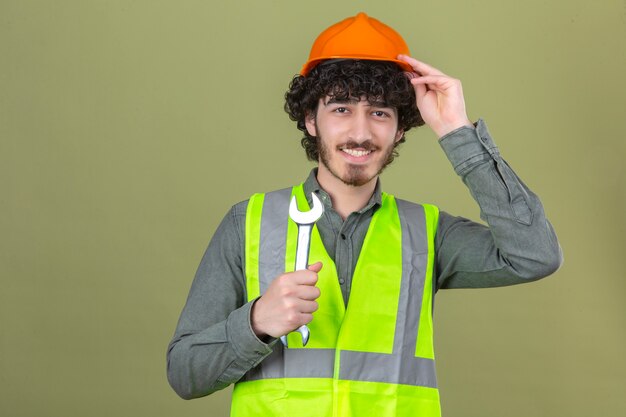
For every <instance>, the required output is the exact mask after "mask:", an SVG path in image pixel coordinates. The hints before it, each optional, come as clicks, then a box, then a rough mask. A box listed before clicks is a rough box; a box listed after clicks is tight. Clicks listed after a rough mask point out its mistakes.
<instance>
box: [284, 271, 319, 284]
mask: <svg viewBox="0 0 626 417" xmlns="http://www.w3.org/2000/svg"><path fill="white" fill-rule="evenodd" d="M285 276H287V277H288V282H289V284H293V285H315V284H316V283H317V272H313V271H309V270H308V269H303V270H302V271H294V272H289V273H287V274H285Z"/></svg>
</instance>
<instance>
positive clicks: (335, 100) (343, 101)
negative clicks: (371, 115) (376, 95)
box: [324, 97, 391, 108]
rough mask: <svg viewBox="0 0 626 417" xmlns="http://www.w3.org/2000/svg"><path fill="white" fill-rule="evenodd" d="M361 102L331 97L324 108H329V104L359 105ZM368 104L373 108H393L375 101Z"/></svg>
mask: <svg viewBox="0 0 626 417" xmlns="http://www.w3.org/2000/svg"><path fill="white" fill-rule="evenodd" d="M359 101H360V100H356V99H353V98H349V99H338V98H335V97H331V98H330V99H329V100H328V101H327V102H325V103H324V106H328V105H329V104H357V103H358V102H359ZM367 104H368V105H369V106H371V107H389V108H390V107H391V106H389V105H388V104H387V103H385V102H384V101H373V102H369V101H368V102H367Z"/></svg>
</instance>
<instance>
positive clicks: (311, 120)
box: [304, 112, 317, 137]
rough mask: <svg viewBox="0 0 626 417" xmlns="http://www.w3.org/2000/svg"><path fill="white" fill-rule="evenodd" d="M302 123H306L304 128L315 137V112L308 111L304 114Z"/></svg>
mask: <svg viewBox="0 0 626 417" xmlns="http://www.w3.org/2000/svg"><path fill="white" fill-rule="evenodd" d="M304 124H305V125H306V130H307V132H309V135H311V136H313V137H317V125H316V123H315V114H314V113H308V112H307V114H306V116H304Z"/></svg>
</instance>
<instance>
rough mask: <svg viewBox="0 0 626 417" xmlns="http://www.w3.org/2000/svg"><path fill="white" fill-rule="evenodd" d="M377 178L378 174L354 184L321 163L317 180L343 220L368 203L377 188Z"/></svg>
mask: <svg viewBox="0 0 626 417" xmlns="http://www.w3.org/2000/svg"><path fill="white" fill-rule="evenodd" d="M377 179H378V176H375V177H374V178H372V179H371V180H370V181H369V182H367V183H365V184H363V185H359V186H353V185H348V184H346V183H344V182H343V181H341V180H340V179H338V178H337V177H335V176H334V175H333V174H331V173H330V171H328V170H327V169H325V167H324V166H323V165H322V164H320V165H319V168H318V170H317V182H318V183H319V184H320V186H321V187H322V188H323V189H324V191H326V192H327V193H328V195H329V196H330V198H331V201H332V203H333V208H334V209H335V211H336V212H337V213H339V215H340V216H341V218H342V219H343V220H345V219H346V218H347V217H348V216H349V215H350V213H352V212H355V211H359V210H361V209H362V208H363V207H365V206H366V205H367V203H368V202H369V200H370V198H371V197H372V194H374V190H375V189H376V181H377Z"/></svg>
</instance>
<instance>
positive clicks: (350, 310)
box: [231, 184, 441, 417]
mask: <svg viewBox="0 0 626 417" xmlns="http://www.w3.org/2000/svg"><path fill="white" fill-rule="evenodd" d="M292 195H295V196H296V198H297V201H298V207H299V209H300V210H302V211H305V210H309V206H308V203H307V200H306V197H305V195H304V191H303V186H302V184H300V185H299V186H296V187H293V188H290V189H284V190H279V191H274V192H271V193H267V194H255V195H254V196H252V197H251V198H250V201H249V203H248V210H247V214H246V243H245V248H246V250H245V256H246V258H245V262H246V280H247V282H246V296H247V299H248V300H249V301H250V300H253V299H255V298H256V297H258V296H259V295H261V294H263V292H264V291H265V290H266V289H267V287H268V286H269V284H270V283H271V281H272V280H273V279H274V278H276V277H277V276H278V275H280V274H282V273H284V272H285V271H287V272H288V271H293V270H294V263H295V252H296V241H297V233H298V232H297V225H296V224H295V223H294V222H293V221H292V220H290V219H289V214H288V213H289V201H290V199H291V196H292ZM438 217H439V211H438V209H437V208H436V207H435V206H431V205H426V204H424V205H418V204H414V203H410V202H407V201H404V200H399V199H395V198H394V197H393V196H391V195H388V194H385V193H383V195H382V205H381V207H379V208H378V210H377V211H376V212H375V213H374V216H373V217H372V220H371V223H370V226H369V229H368V231H367V234H366V236H365V240H364V242H363V248H362V250H361V253H360V255H359V259H358V261H357V264H356V268H355V271H354V275H353V278H352V287H351V290H350V298H349V302H348V306H347V308H346V307H345V306H344V302H343V297H342V294H341V288H340V286H339V282H338V277H337V270H336V267H335V264H334V262H333V261H332V259H331V258H330V256H329V255H328V253H327V252H326V249H325V248H324V245H323V243H322V240H321V238H320V235H319V231H318V230H317V227H314V228H313V232H312V237H311V247H310V254H309V264H312V263H315V262H317V261H321V262H322V263H323V264H324V266H323V268H322V270H321V271H320V273H319V275H318V277H319V279H318V283H317V286H318V287H319V288H320V290H321V295H320V297H319V298H318V299H317V302H318V303H319V309H318V310H317V311H316V312H315V313H313V321H312V322H310V323H309V324H308V327H309V329H310V332H311V334H310V339H309V342H308V344H307V345H306V347H303V346H302V341H301V338H300V335H299V334H298V333H291V334H289V336H288V337H289V348H288V349H285V348H283V346H282V344H280V343H277V344H275V345H274V352H273V353H272V354H270V356H268V357H267V358H265V359H264V360H263V361H262V362H261V363H260V364H259V365H258V366H256V367H255V368H253V369H251V370H250V371H249V372H248V373H247V374H246V375H245V376H244V377H243V378H242V379H241V380H240V381H239V382H238V383H237V384H235V388H234V391H233V399H232V406H231V416H232V417H248V416H285V417H308V416H311V417H331V416H332V417H351V416H354V417H363V416H375V417H387V416H388V417H392V416H393V417H397V416H426V417H434V416H440V415H441V411H440V404H439V391H438V390H437V382H436V376H435V362H434V353H433V324H432V306H433V295H434V291H433V261H434V236H435V233H436V228H437V221H438Z"/></svg>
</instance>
